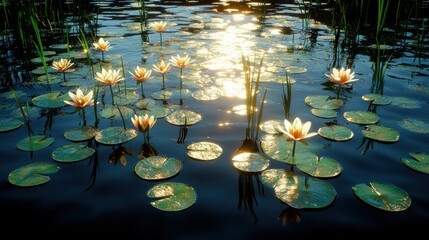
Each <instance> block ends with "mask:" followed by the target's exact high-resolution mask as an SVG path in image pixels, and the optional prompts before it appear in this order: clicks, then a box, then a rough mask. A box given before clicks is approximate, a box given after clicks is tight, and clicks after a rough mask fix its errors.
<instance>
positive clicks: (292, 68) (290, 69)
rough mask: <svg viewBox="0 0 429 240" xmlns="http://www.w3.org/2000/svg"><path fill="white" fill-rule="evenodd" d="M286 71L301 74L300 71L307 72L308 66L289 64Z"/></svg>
mask: <svg viewBox="0 0 429 240" xmlns="http://www.w3.org/2000/svg"><path fill="white" fill-rule="evenodd" d="M286 71H287V73H293V74H299V73H306V72H307V68H305V67H298V66H287V67H286Z"/></svg>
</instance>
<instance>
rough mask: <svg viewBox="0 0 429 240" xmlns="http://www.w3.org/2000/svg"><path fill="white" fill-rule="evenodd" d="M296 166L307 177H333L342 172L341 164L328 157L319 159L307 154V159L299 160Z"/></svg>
mask: <svg viewBox="0 0 429 240" xmlns="http://www.w3.org/2000/svg"><path fill="white" fill-rule="evenodd" d="M312 155H313V156H312ZM296 166H297V168H298V169H299V170H301V171H303V172H305V173H307V174H308V175H310V176H313V177H318V178H331V177H335V176H338V175H339V174H340V173H341V171H342V167H341V164H340V163H339V162H338V161H336V160H335V159H332V158H328V157H320V158H319V157H318V156H316V155H315V154H307V157H302V158H300V159H299V162H297V165H296Z"/></svg>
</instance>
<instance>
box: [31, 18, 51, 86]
mask: <svg viewBox="0 0 429 240" xmlns="http://www.w3.org/2000/svg"><path fill="white" fill-rule="evenodd" d="M30 21H31V25H32V26H33V29H34V33H35V35H36V40H37V43H36V42H34V41H33V44H34V46H35V47H36V51H37V53H38V55H39V57H40V60H41V61H42V64H43V70H44V71H45V74H46V84H47V86H48V89H49V91H51V88H50V83H49V73H48V65H47V63H46V57H45V52H44V50H43V44H42V39H41V37H40V31H39V26H38V24H37V21H36V20H35V19H34V17H33V16H31V18H30Z"/></svg>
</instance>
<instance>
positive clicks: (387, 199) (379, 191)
mask: <svg viewBox="0 0 429 240" xmlns="http://www.w3.org/2000/svg"><path fill="white" fill-rule="evenodd" d="M352 189H353V193H354V194H355V195H356V196H357V197H358V198H359V199H361V200H362V201H364V202H365V203H367V204H369V205H371V206H373V207H375V208H379V209H382V210H385V211H389V212H399V211H403V210H406V209H407V208H409V207H410V205H411V199H410V197H409V196H408V193H407V192H405V191H404V190H402V189H401V188H399V187H397V186H395V185H393V184H391V183H386V182H370V183H369V184H368V185H367V184H363V183H360V184H357V185H355V186H353V188H352Z"/></svg>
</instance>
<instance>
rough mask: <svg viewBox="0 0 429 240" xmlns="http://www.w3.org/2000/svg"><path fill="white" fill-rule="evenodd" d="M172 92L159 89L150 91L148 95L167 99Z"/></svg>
mask: <svg viewBox="0 0 429 240" xmlns="http://www.w3.org/2000/svg"><path fill="white" fill-rule="evenodd" d="M172 94H173V93H172V92H170V91H166V90H161V91H158V92H154V93H152V94H151V95H150V96H151V97H153V98H154V99H156V100H168V99H170V98H171V95H172Z"/></svg>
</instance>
